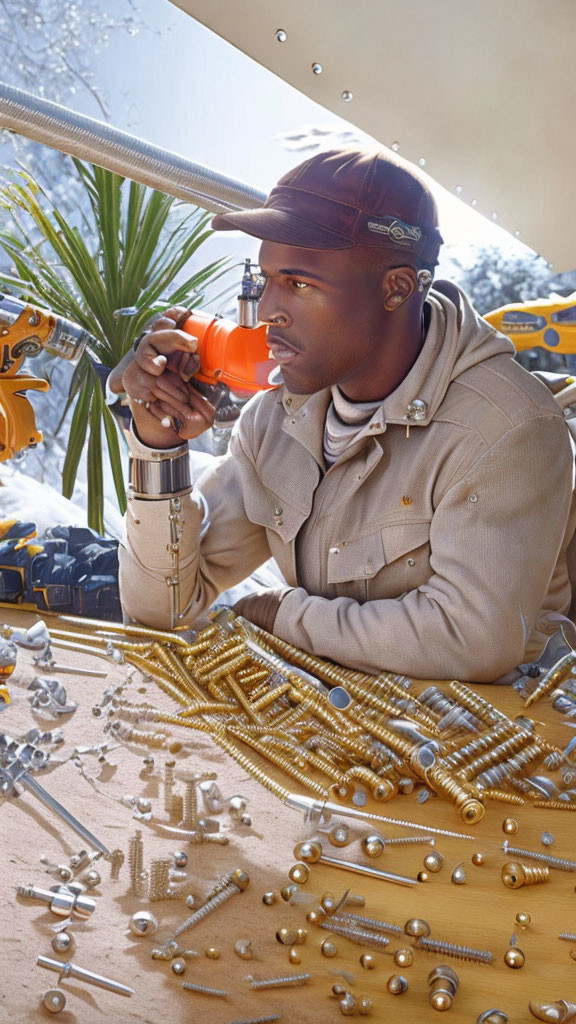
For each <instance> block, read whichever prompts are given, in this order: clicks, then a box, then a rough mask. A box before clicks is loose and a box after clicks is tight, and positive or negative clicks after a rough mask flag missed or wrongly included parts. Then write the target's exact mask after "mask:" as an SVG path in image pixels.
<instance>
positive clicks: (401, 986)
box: [386, 974, 408, 996]
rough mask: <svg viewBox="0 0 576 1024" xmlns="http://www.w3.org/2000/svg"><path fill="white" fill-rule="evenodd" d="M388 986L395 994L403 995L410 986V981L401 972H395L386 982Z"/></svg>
mask: <svg viewBox="0 0 576 1024" xmlns="http://www.w3.org/2000/svg"><path fill="white" fill-rule="evenodd" d="M386 988H387V989H388V991H389V992H391V993H392V995H393V996H401V995H402V993H403V992H405V991H406V989H407V988H408V982H407V981H406V978H404V977H403V976H402V975H401V974H393V975H392V976H391V977H390V978H388V981H387V982H386Z"/></svg>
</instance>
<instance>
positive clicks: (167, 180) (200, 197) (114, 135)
mask: <svg viewBox="0 0 576 1024" xmlns="http://www.w3.org/2000/svg"><path fill="white" fill-rule="evenodd" d="M0 127H2V128H7V129H9V130H10V131H13V132H17V133H18V134H19V135H24V136H26V138H29V139H33V140H34V141H35V142H41V143H43V144H44V145H46V146H50V147H51V148H52V149H58V150H60V151H61V152H62V153H68V154H69V155H70V156H75V157H79V158H80V159H81V160H88V161H90V163H94V164H97V165H98V166H99V167H105V168H106V169H107V170H109V171H115V172H116V173H117V174H121V175H123V176H124V177H127V178H131V179H133V180H134V181H139V182H141V183H142V184H143V185H150V186H151V187H152V188H156V189H159V190H160V191H161V192H167V193H168V194H169V195H172V196H176V197H177V198H178V199H184V200H186V201H187V202H190V203H194V204H195V205H196V206H200V207H202V208H203V209H204V210H209V211H211V212H213V213H222V212H227V211H229V210H240V209H253V208H254V207H257V206H262V204H263V202H264V200H265V198H266V196H265V193H263V192H260V191H258V189H254V188H252V187H251V186H250V185H246V184H244V182H241V181H237V180H236V179H235V178H229V177H227V176H226V175H224V174H220V173H219V172H218V171H214V170H212V168H210V167H204V166H203V165H202V164H196V163H194V162H193V161H192V160H188V159H186V158H185V157H183V156H179V154H178V153H172V152H169V151H166V150H165V149H162V148H160V147H159V146H153V145H151V143H149V142H145V141H144V140H143V139H140V138H138V137H137V136H136V135H130V134H129V133H128V132H123V131H120V130H119V129H118V128H113V127H112V126H111V125H108V124H104V123H103V122H102V121H96V120H95V119H94V118H91V117H86V116H84V115H83V114H77V113H76V112H75V111H73V110H69V109H68V108H67V107H63V106H61V105H60V104H59V103H53V102H52V101H51V100H46V99H43V98H41V97H39V96H33V95H32V94H31V93H27V92H24V91H23V90H22V89H15V88H13V87H12V86H10V85H6V84H4V83H2V82H0Z"/></svg>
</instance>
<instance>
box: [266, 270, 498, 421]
mask: <svg viewBox="0 0 576 1024" xmlns="http://www.w3.org/2000/svg"><path fill="white" fill-rule="evenodd" d="M426 301H427V303H428V305H429V307H430V324H429V327H428V331H427V334H426V339H425V341H424V344H423V346H422V349H421V351H420V354H419V356H418V358H417V360H416V362H415V363H414V365H413V367H412V368H411V370H410V372H409V373H408V374H407V376H406V377H405V378H404V380H403V381H402V383H401V384H399V385H398V387H397V388H396V389H395V390H394V391H393V392H392V393H391V394H389V395H388V396H387V397H386V398H385V399H384V400H383V402H382V404H381V406H380V407H379V408H378V409H377V411H376V412H375V413H374V416H373V417H372V419H378V420H379V421H380V423H381V424H382V429H385V426H386V424H387V423H395V424H407V425H410V426H412V425H413V426H426V425H427V424H428V423H430V421H431V420H432V419H433V418H434V415H435V413H436V412H437V410H438V408H439V407H440V405H441V404H442V402H443V401H444V397H445V395H446V391H447V390H448V387H449V385H450V383H451V381H453V380H455V379H456V378H457V377H459V376H460V374H461V373H463V372H464V370H468V369H470V367H472V366H475V365H476V364H477V363H481V362H483V361H484V360H485V359H489V358H490V357H491V356H497V355H508V356H510V358H512V357H513V355H514V352H515V349H514V346H513V344H512V342H511V341H510V340H509V339H508V338H506V337H505V336H504V335H503V334H500V333H499V332H498V331H497V330H495V329H494V327H492V326H491V325H490V324H489V323H487V321H486V320H483V319H482V317H481V316H480V314H479V313H477V312H476V310H475V309H474V308H473V306H472V304H471V303H470V300H469V299H468V297H467V295H466V294H465V293H464V292H463V291H462V290H461V289H460V288H458V287H457V286H456V285H455V284H452V283H451V282H448V281H437V282H435V285H434V288H432V289H431V291H430V292H429V294H428V298H427V300H426ZM320 395H322V396H323V399H320ZM322 400H323V401H324V403H325V404H326V405H327V404H328V403H329V397H328V396H327V395H326V394H325V392H321V393H319V394H318V395H316V396H315V395H312V396H309V395H294V394H290V393H289V392H288V391H287V389H286V388H283V389H282V403H283V405H284V408H285V409H286V411H287V412H288V411H290V412H293V411H294V410H295V409H298V408H300V407H301V406H302V405H303V404H304V402H310V401H312V402H313V403H314V404H316V402H318V401H320V402H321V401H322Z"/></svg>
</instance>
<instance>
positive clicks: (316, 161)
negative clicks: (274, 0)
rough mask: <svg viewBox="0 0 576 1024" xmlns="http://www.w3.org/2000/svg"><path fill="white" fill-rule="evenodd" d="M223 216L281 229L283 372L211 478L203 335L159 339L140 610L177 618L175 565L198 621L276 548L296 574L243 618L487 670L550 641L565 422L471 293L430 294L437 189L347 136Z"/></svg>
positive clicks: (140, 493)
mask: <svg viewBox="0 0 576 1024" xmlns="http://www.w3.org/2000/svg"><path fill="white" fill-rule="evenodd" d="M213 225H214V227H215V228H216V229H223V230H230V229H232V230H233V229H241V230H244V231H246V232H247V233H249V234H252V235H255V236H256V237H258V238H260V239H262V240H263V241H262V246H261V250H260V264H261V268H262V271H263V273H264V275H265V279H266V286H265V289H264V293H263V296H262V300H261V303H260V314H259V315H260V318H261V320H262V321H264V322H265V323H267V324H268V325H269V331H268V342H269V346H270V350H271V353H272V355H273V356H274V358H275V359H276V360H277V362H278V364H279V366H280V367H281V371H282V376H283V380H284V383H283V386H282V387H281V388H280V389H279V390H272V391H268V392H265V393H262V394H260V395H258V396H256V397H255V398H254V399H253V400H252V401H251V402H250V403H248V405H247V406H246V407H245V409H244V411H243V413H242V416H241V417H240V421H239V423H238V426H237V428H236V430H235V432H234V434H233V437H232V441H231V445H230V451H229V453H228V454H227V455H226V456H224V457H223V458H221V459H219V460H217V461H216V462H215V464H214V466H213V467H212V468H210V469H208V470H207V471H206V472H205V473H204V474H203V475H202V476H201V477H200V478H199V479H198V481H197V484H196V486H194V487H192V488H191V486H190V482H189V456H188V449H187V441H186V442H185V443H184V444H183V443H182V441H183V439H187V438H191V437H194V436H198V435H199V434H200V433H201V432H202V431H204V430H205V429H207V428H208V426H209V425H210V422H211V419H212V409H211V407H210V406H209V405H208V403H207V402H206V401H205V400H204V399H203V398H201V397H200V396H199V395H198V394H197V392H195V391H194V389H193V388H192V387H190V385H189V384H188V383H187V380H188V379H189V375H190V373H191V372H193V370H194V368H195V365H196V364H195V363H194V359H193V355H192V354H193V351H194V348H195V344H194V342H193V340H191V339H190V338H189V337H187V336H186V335H184V334H183V332H181V331H178V330H177V329H175V327H174V324H173V322H171V321H170V320H168V321H165V322H162V323H161V324H160V325H159V328H160V329H158V328H157V329H153V330H152V331H151V332H150V333H149V334H148V335H146V336H145V337H144V338H143V340H142V342H141V344H140V345H139V346H138V349H137V352H136V355H135V358H134V360H133V361H132V362H131V364H130V365H129V367H128V369H127V370H125V372H124V376H123V381H124V387H125V390H126V392H127V393H128V395H129V396H131V407H132V412H133V416H134V431H133V434H132V439H131V448H132V455H133V461H132V465H133V477H132V490H131V493H130V492H129V508H128V514H127V541H126V547H125V549H124V550H123V551H122V552H121V593H122V600H123V605H124V609H125V611H126V613H127V614H128V615H130V616H133V617H134V618H136V619H138V620H139V621H141V622H144V623H147V624H149V625H150V626H156V627H164V628H166V627H168V626H169V625H170V614H169V608H170V601H169V592H172V593H174V589H175V587H174V581H175V579H176V578H177V580H178V589H179V592H180V593H179V605H180V609H182V610H183V615H182V617H181V620H180V621H181V622H182V623H184V622H185V623H193V622H194V621H195V619H196V618H197V617H198V616H199V615H200V614H201V613H203V612H204V611H205V610H206V608H207V607H208V606H209V605H210V604H211V602H213V601H214V600H215V599H216V598H217V597H218V594H219V593H220V592H221V591H223V590H225V589H227V588H228V587H230V586H232V585H233V584H234V583H236V582H238V581H239V580H242V579H243V578H244V577H246V576H248V575H249V574H250V573H251V572H252V571H253V570H254V569H255V568H256V567H257V566H258V565H260V564H261V563H262V562H264V561H265V560H266V559H268V558H269V557H270V555H272V556H273V557H274V558H275V559H276V561H277V563H278V565H279V567H280V569H281V571H282V573H283V576H284V578H285V580H286V582H287V586H286V587H284V588H282V589H280V590H278V591H272V592H268V593H264V594H262V595H257V596H254V597H250V598H247V599H245V600H244V601H243V602H241V604H240V607H239V610H240V611H242V613H243V614H245V615H246V616H247V617H248V618H250V619H251V620H252V621H254V622H256V623H258V624H259V625H262V626H264V627H265V628H266V629H268V630H272V631H273V632H274V633H276V635H277V636H279V637H281V638H283V639H286V640H289V641H291V642H292V643H294V644H296V645H297V646H299V647H301V648H303V649H305V650H307V651H311V652H314V653H315V654H317V655H319V656H324V657H329V658H331V659H333V660H334V661H336V662H340V663H342V664H344V665H349V666H352V667H354V668H356V669H359V670H363V671H367V672H374V673H376V672H379V671H381V670H389V671H392V672H400V673H405V674H407V675H412V676H419V677H423V678H445V677H459V678H461V679H468V680H474V681H480V682H481V681H493V680H495V679H497V678H499V677H500V676H502V675H503V674H504V673H506V672H507V671H508V670H510V669H511V668H512V667H513V666H514V665H516V664H518V663H519V662H522V661H524V660H526V659H528V658H532V657H535V656H537V655H538V653H539V652H540V651H541V649H542V647H543V645H544V642H545V639H546V634H547V633H550V632H551V631H553V629H554V627H553V626H552V627H551V626H550V622H551V620H552V619H553V618H554V616H557V615H558V614H563V613H565V612H566V611H567V609H568V607H569V604H570V586H569V581H568V576H567V571H566V547H567V544H568V540H569V538H570V536H571V534H572V532H573V526H574V524H573V517H572V515H571V513H570V504H571V494H572V483H573V459H572V453H571V447H570V443H569V439H568V432H567V429H566V426H565V423H564V421H563V417H562V414H561V412H560V410H559V408H558V407H557V406H556V403H555V401H554V399H553V398H552V396H551V395H550V394H549V392H548V390H547V388H546V387H545V386H544V385H543V384H542V383H540V382H539V381H538V380H536V379H535V378H534V377H532V376H531V375H530V374H528V373H526V371H524V370H523V369H522V368H521V367H520V366H518V364H517V363H515V362H514V361H513V359H512V356H513V348H512V346H511V344H510V342H509V341H508V340H507V339H505V338H504V337H502V336H501V335H499V334H498V333H496V332H495V331H494V330H493V329H492V328H491V327H490V326H489V325H488V324H487V323H486V322H485V321H483V320H482V319H481V318H480V317H479V316H478V315H477V314H476V313H475V311H474V310H473V309H472V308H471V306H470V304H469V302H468V300H467V298H466V296H465V295H463V294H462V293H461V292H460V291H459V290H458V289H457V288H456V287H455V286H453V285H449V284H446V283H445V282H443V283H439V284H438V285H437V286H436V288H434V289H432V290H431V291H429V290H428V289H429V285H430V283H431V280H432V273H433V270H434V266H435V264H436V262H437V254H438V250H439V247H440V244H441V238H440V235H439V232H438V228H437V221H436V208H435V204H434V201H433V198H432V196H431V194H430V192H429V190H428V189H427V187H426V186H425V185H424V184H423V182H422V181H421V180H420V179H419V178H417V177H416V176H415V175H414V174H412V173H411V172H410V171H408V170H407V169H405V168H404V167H403V166H401V165H400V164H398V163H397V162H395V161H394V160H391V159H390V158H389V157H388V156H386V155H385V154H384V153H383V152H382V151H375V152H369V151H355V150H337V151H331V152H328V153H322V154H320V155H317V156H314V157H312V158H311V159H309V160H307V161H305V162H304V163H303V164H301V165H300V166H299V167H297V168H296V169H295V170H293V171H291V172H289V173H288V174H286V175H285V176H284V177H283V178H282V179H281V180H280V182H279V183H278V185H277V186H276V187H275V188H274V189H273V190H272V192H271V194H270V196H269V197H268V199H267V201H266V203H265V205H264V207H263V208H262V209H258V210H250V211H244V212H241V213H231V214H224V215H219V216H217V217H216V218H215V220H214V221H213ZM173 315H174V317H176V318H177V316H178V311H176V312H174V313H173ZM162 421H163V424H164V425H162ZM174 496H176V498H177V500H176V501H175V500H174ZM171 499H172V500H171ZM169 517H171V518H169ZM174 545H176V549H175V548H174ZM167 583H168V586H167Z"/></svg>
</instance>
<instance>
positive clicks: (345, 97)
mask: <svg viewBox="0 0 576 1024" xmlns="http://www.w3.org/2000/svg"><path fill="white" fill-rule="evenodd" d="M341 96H342V99H343V100H344V103H350V100H351V99H352V98H353V94H352V93H351V92H350V89H344V92H343V93H341Z"/></svg>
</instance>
